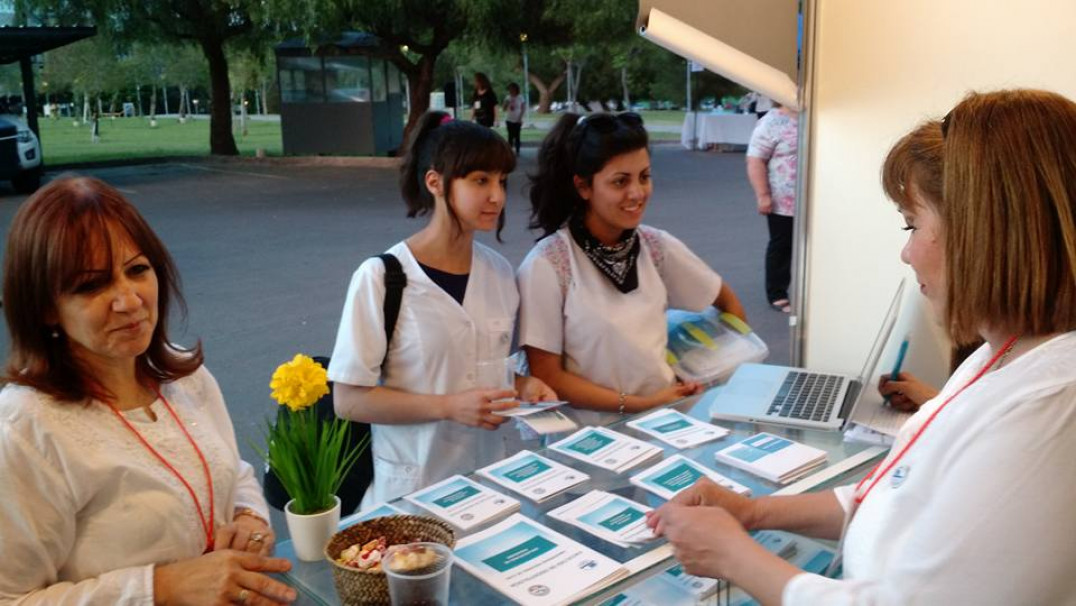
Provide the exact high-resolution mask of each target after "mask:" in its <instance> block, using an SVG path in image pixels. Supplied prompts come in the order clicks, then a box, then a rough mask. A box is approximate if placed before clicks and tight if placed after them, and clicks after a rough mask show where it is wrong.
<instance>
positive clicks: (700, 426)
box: [628, 408, 729, 448]
mask: <svg viewBox="0 0 1076 606" xmlns="http://www.w3.org/2000/svg"><path fill="white" fill-rule="evenodd" d="M628 427H631V428H632V429H637V430H639V431H641V432H643V433H645V434H647V435H650V436H653V437H655V438H657V439H659V440H661V441H662V442H665V443H666V444H668V445H670V446H675V447H676V448H693V447H695V446H698V445H699V444H703V443H705V442H709V441H711V440H717V439H719V438H723V437H725V436H727V435H729V430H727V429H725V428H724V427H718V426H717V425H712V424H710V423H704V422H703V421H700V420H698V419H695V418H692V417H689V416H688V415H686V414H684V413H682V412H680V411H679V410H675V409H672V408H665V409H662V410H656V411H654V412H652V413H650V414H648V415H646V416H645V417H642V418H641V419H635V420H633V421H628Z"/></svg>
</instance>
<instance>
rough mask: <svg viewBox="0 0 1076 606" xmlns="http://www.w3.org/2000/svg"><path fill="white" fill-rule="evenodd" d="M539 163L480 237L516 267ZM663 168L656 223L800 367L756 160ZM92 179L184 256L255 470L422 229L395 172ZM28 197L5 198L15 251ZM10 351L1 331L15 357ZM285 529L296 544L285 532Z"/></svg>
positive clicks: (692, 161) (210, 166)
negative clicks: (270, 429)
mask: <svg viewBox="0 0 1076 606" xmlns="http://www.w3.org/2000/svg"><path fill="white" fill-rule="evenodd" d="M534 153H535V149H534V148H530V149H527V148H524V150H523V159H522V162H521V169H520V170H517V171H516V173H515V174H514V175H513V176H512V177H511V179H510V181H509V201H508V223H507V226H506V229H505V231H504V235H503V238H504V244H497V243H496V242H495V241H494V240H493V238H492V237H491V236H490V237H486V236H485V235H483V236H482V237H481V239H482V240H483V241H484V242H486V243H488V244H491V245H492V246H493V247H494V248H495V249H496V250H498V251H500V252H501V253H502V254H503V255H504V256H505V257H506V258H507V259H508V260H509V261H510V262H512V263H513V264H514V265H518V264H519V262H520V261H522V260H523V257H524V256H525V255H526V253H527V251H528V250H529V248H530V247H531V245H532V243H533V241H534V239H535V237H536V236H537V234H535V233H531V232H528V230H527V228H526V225H527V218H528V204H529V203H528V201H527V199H526V197H525V195H524V193H523V185H524V181H525V180H524V178H523V177H522V174H523V173H525V172H530V171H533V170H534V168H535V162H534ZM653 166H654V171H653V174H654V179H655V194H654V196H653V197H652V198H651V202H650V208H649V209H648V210H647V215H646V222H647V223H648V224H650V225H654V226H656V227H660V228H663V229H667V230H669V231H670V232H672V233H673V234H674V235H676V236H678V237H679V238H681V239H682V240H684V241H685V242H686V243H687V244H688V246H690V247H691V248H692V249H693V250H694V251H695V252H696V253H697V254H699V255H700V256H701V257H702V258H703V259H705V260H706V261H707V262H709V263H710V265H711V266H712V267H714V268H715V269H716V270H717V271H718V272H719V273H721V274H722V275H723V276H724V277H725V279H726V280H727V281H728V282H729V283H730V284H731V285H733V287H734V288H735V289H736V291H737V292H738V293H739V295H740V298H741V299H742V300H743V301H744V304H745V306H746V308H747V313H748V319H749V320H750V323H751V325H752V326H753V327H754V328H755V330H756V331H757V332H758V334H759V335H760V336H761V337H762V338H763V340H765V341H766V342H767V344H768V345H769V347H770V352H771V354H770V358H769V360H770V361H772V362H775V363H787V361H788V359H789V331H788V326H787V316H785V315H784V314H780V313H777V312H774V311H772V310H770V309H769V307H768V306H767V304H766V300H765V295H764V290H763V252H764V249H765V245H766V239H767V235H766V228H765V223H764V221H763V220H762V219H761V218H760V217H759V216H758V215H757V214H756V212H755V210H754V201H753V196H752V194H751V190H750V186H749V185H748V183H747V179H746V176H745V173H744V158H743V154H742V153H723V154H722V153H705V152H691V151H687V150H684V149H682V148H681V147H679V146H675V145H657V146H655V147H654V153H653ZM84 172H85V173H86V174H90V175H93V176H96V177H99V178H101V179H104V180H105V181H108V182H109V183H111V184H112V185H114V186H116V187H118V188H119V189H120V190H121V191H122V192H124V193H125V194H126V195H127V196H128V197H129V198H130V199H131V200H132V201H133V202H134V203H135V204H136V205H137V206H138V207H139V209H140V210H141V212H142V213H143V214H144V215H145V217H146V218H147V220H148V221H149V223H150V224H151V225H152V226H153V227H154V229H155V230H156V231H157V233H158V234H159V235H160V236H161V238H162V239H163V240H164V242H165V244H166V245H167V246H168V248H169V250H170V251H171V253H172V255H173V256H174V257H175V259H176V262H177V264H178V266H179V270H180V273H181V275H182V278H183V287H184V294H185V296H186V299H187V303H188V307H189V309H190V313H189V317H188V320H187V324H186V327H185V328H183V327H182V326H180V325H179V324H178V323H174V325H173V339H174V340H177V341H179V342H181V343H187V344H189V343H192V342H194V340H195V339H198V338H200V339H201V340H202V343H203V344H204V346H205V351H206V363H207V365H208V367H209V369H210V370H211V371H212V372H213V374H214V375H215V376H216V378H217V380H218V381H219V382H220V385H221V388H222V390H223V392H224V396H225V399H226V401H227V402H228V407H229V409H230V411H231V415H232V419H233V421H234V422H235V428H236V433H237V435H238V438H239V444H240V449H241V450H242V452H243V455H244V458H246V459H247V460H248V461H251V462H252V463H256V462H257V457H256V455H255V454H254V452H253V450H252V448H251V447H250V442H253V441H257V442H258V443H260V442H261V438H260V435H261V434H260V428H261V426H262V423H263V419H264V418H266V417H267V416H268V415H270V414H273V413H274V412H275V409H274V404H273V402H272V401H271V400H270V399H269V387H268V385H269V377H270V375H271V373H272V371H273V369H274V368H275V367H276V365H277V364H279V363H280V362H283V361H285V360H288V359H290V358H291V357H292V356H293V355H294V354H295V353H297V352H304V353H308V354H312V355H318V354H321V355H329V354H330V353H331V351H332V347H333V342H334V340H335V335H336V326H337V323H338V321H339V317H340V311H341V306H342V304H343V298H344V294H345V292H346V289H347V284H348V281H349V279H350V276H351V273H352V272H353V271H354V270H355V268H356V267H357V266H358V264H359V263H360V262H361V261H362V260H363V259H365V258H366V257H368V256H370V255H374V254H377V253H380V252H381V251H383V250H384V249H386V248H388V247H389V246H390V245H392V244H393V243H395V242H397V241H399V240H400V239H402V238H404V237H406V236H407V235H408V234H410V233H412V232H413V231H415V230H417V229H418V228H419V227H420V226H421V225H422V222H421V221H422V220H421V219H417V220H408V219H406V217H405V212H404V205H403V203H402V201H400V197H399V194H398V191H397V189H396V171H395V170H393V169H387V168H357V167H330V166H290V165H268V166H267V165H258V164H242V163H238V164H223V165H222V164H217V163H162V164H152V165H143V166H131V167H122V168H101V169H93V170H86V171H84ZM23 199H24V197H23V196H19V195H16V194H14V193H12V192H11V191H10V190H9V189H8V190H5V189H0V234H2V235H3V237H4V239H5V242H6V237H7V231H8V227H9V226H10V224H11V218H12V216H13V215H14V212H15V210H16V208H17V207H18V206H19V204H20V203H21V202H22V201H23ZM9 344H10V340H9V338H8V335H7V331H6V330H3V331H0V352H2V353H3V355H4V357H5V358H6V355H7V352H8V350H9ZM274 517H275V516H274ZM274 525H275V526H276V528H277V529H278V532H286V531H284V530H283V523H282V521H281V523H279V524H274Z"/></svg>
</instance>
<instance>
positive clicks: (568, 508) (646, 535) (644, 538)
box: [548, 490, 657, 547]
mask: <svg viewBox="0 0 1076 606" xmlns="http://www.w3.org/2000/svg"><path fill="white" fill-rule="evenodd" d="M648 511H650V508H649V507H647V506H646V505H641V504H639V503H636V502H635V501H632V500H630V499H625V498H624V497H622V496H620V495H616V494H613V493H610V492H605V491H603V490H592V491H590V492H588V493H587V494H585V495H583V496H581V497H579V498H578V499H576V500H574V501H572V502H571V503H567V504H565V505H562V506H560V507H558V508H556V509H554V510H552V511H550V512H549V514H548V515H549V517H551V518H554V519H557V520H560V521H561V522H565V523H567V524H571V525H572V526H576V527H578V528H582V529H583V530H585V531H587V532H589V533H590V534H592V535H594V536H596V537H598V538H600V539H604V540H606V541H609V542H610V543H612V544H614V545H617V546H620V547H632V546H635V545H639V544H642V543H648V542H650V541H653V540H655V539H657V537H655V536H654V533H653V531H652V530H650V527H649V526H647V525H646V512H648Z"/></svg>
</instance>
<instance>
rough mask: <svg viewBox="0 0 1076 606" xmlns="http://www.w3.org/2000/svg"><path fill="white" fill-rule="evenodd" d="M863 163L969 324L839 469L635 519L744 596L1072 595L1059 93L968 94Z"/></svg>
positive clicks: (925, 265) (1074, 452) (1064, 112)
mask: <svg viewBox="0 0 1076 606" xmlns="http://www.w3.org/2000/svg"><path fill="white" fill-rule="evenodd" d="M924 159H927V160H926V170H923V160H924ZM932 164H933V167H931V165H932ZM939 165H940V170H939ZM932 170H938V172H940V174H942V175H943V184H944V187H943V190H942V191H943V196H941V197H939V198H937V199H932V198H931V197H929V196H926V195H924V191H929V187H926V188H925V187H924V181H923V179H924V176H925V175H929V174H930V172H931V171H932ZM882 174H883V177H882V180H883V183H884V186H885V191H886V194H887V195H888V196H889V197H890V198H892V199H893V200H894V201H895V202H896V204H897V207H898V208H899V210H900V212H901V214H902V215H903V216H904V220H905V222H906V229H907V230H908V231H909V236H908V243H907V244H906V245H905V247H904V250H903V251H902V253H901V259H902V260H903V261H904V262H905V263H908V264H909V265H911V266H912V269H914V270H915V274H916V277H917V279H918V281H919V289H920V291H921V292H922V293H923V295H924V296H925V297H926V298H927V300H928V301H929V303H930V305H931V307H932V308H933V310H934V312H935V316H936V317H937V318H938V319H939V320H940V321H941V322H942V324H943V325H944V326H945V327H946V328H947V330H948V332H949V335H950V337H952V339H953V341H954V342H956V343H957V344H964V343H969V342H973V341H974V340H976V339H979V338H981V339H983V340H984V341H985V343H984V344H983V345H982V346H981V347H980V348H979V349H978V350H976V351H975V352H974V353H973V354H972V355H971V356H969V357H968V358H967V359H966V360H965V361H964V363H963V364H961V366H960V367H959V368H958V369H957V370H956V372H955V373H954V374H953V376H952V377H951V378H950V379H949V381H948V382H947V383H946V384H945V386H944V387H943V388H942V390H941V393H939V394H938V396H937V397H935V398H934V399H932V400H930V401H929V402H927V403H925V404H924V405H923V407H922V408H921V409H920V410H919V412H917V413H916V414H915V415H914V416H912V417H911V418H910V419H909V420H908V421H907V423H905V425H904V427H902V428H901V430H900V433H899V434H898V436H897V439H896V442H895V444H894V445H893V448H892V449H891V450H890V452H889V455H888V456H887V457H886V458H885V459H884V460H883V461H882V462H881V464H879V465H878V467H876V468H875V469H874V470H873V471H872V472H871V473H869V474H868V475H867V476H866V477H865V478H864V479H863V480H862V481H861V482H859V483H858V484H857V485H855V486H845V487H841V488H838V489H836V490H834V491H828V492H825V493H817V494H809V495H799V496H782V497H762V498H759V499H753V500H752V499H747V498H744V497H740V496H738V495H735V494H733V493H731V492H728V491H726V490H724V489H722V488H720V487H718V486H716V485H714V484H713V483H710V482H705V481H703V482H699V483H696V484H695V485H694V486H692V487H691V488H689V489H688V490H686V491H684V492H683V493H681V494H680V495H677V497H676V498H674V499H673V500H672V502H670V503H668V504H666V505H664V506H663V507H661V508H660V509H658V510H657V511H656V512H655V513H653V514H652V515H650V516H649V520H648V521H649V523H650V524H651V526H652V527H654V528H655V530H656V531H657V532H658V533H661V534H664V535H665V536H666V537H667V538H668V539H669V542H670V543H671V544H672V546H673V549H674V552H675V553H676V556H677V559H679V560H680V561H681V562H682V563H683V564H684V568H685V569H686V570H687V571H688V572H689V573H692V574H700V575H704V576H708V577H721V578H725V579H728V580H729V581H731V582H732V583H733V584H735V585H738V586H739V587H741V588H743V589H745V590H747V591H748V592H749V593H751V594H752V595H753V596H754V597H755V598H756V599H758V600H759V601H760V602H761V603H763V604H781V603H783V604H785V605H786V606H791V605H800V604H827V605H828V604H912V603H915V604H1073V603H1076V576H1074V575H1073V574H1072V571H1073V570H1076V541H1073V536H1076V517H1074V514H1073V511H1072V507H1073V503H1076V482H1074V481H1073V473H1072V462H1073V460H1076V439H1074V438H1076V373H1074V372H1073V368H1076V103H1073V102H1072V101H1070V100H1068V99H1066V98H1064V97H1061V96H1060V95H1056V94H1053V93H1048V92H1043V91H1033V90H1014V91H1003V92H996V93H988V94H971V95H969V96H968V97H966V98H965V99H964V100H963V101H962V102H960V104H958V105H957V106H956V107H955V108H954V109H953V111H952V112H950V113H949V115H947V116H946V118H945V119H944V120H943V121H940V122H939V121H931V122H927V123H925V124H923V125H921V126H919V127H918V128H916V129H915V130H913V131H912V132H911V133H910V134H908V135H907V136H905V137H904V138H903V139H901V141H899V142H898V143H897V144H896V146H895V147H894V148H893V149H892V150H891V151H890V153H889V156H888V157H887V158H886V161H885V165H884V167H883V171H882ZM927 185H929V184H927ZM765 528H773V529H783V530H790V531H793V532H799V533H802V534H807V535H813V536H818V537H824V538H829V539H837V538H838V537H842V535H843V542H842V545H843V550H842V555H843V563H844V579H843V580H834V579H829V578H824V577H822V576H819V575H813V574H807V573H804V572H802V571H800V570H798V569H796V568H795V567H793V566H792V565H790V564H788V563H787V562H785V561H784V560H781V559H780V558H778V557H776V556H774V555H772V554H770V553H769V552H767V551H765V550H764V549H763V548H762V547H760V546H759V545H758V544H756V543H755V542H754V541H753V540H752V539H751V537H750V536H749V535H748V534H747V531H748V530H756V529H765ZM842 528H843V529H844V530H843V531H842Z"/></svg>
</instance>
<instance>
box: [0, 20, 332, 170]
mask: <svg viewBox="0 0 1076 606" xmlns="http://www.w3.org/2000/svg"><path fill="white" fill-rule="evenodd" d="M325 1H329V0H325ZM254 4H256V2H255V0H15V12H16V15H17V17H20V18H21V19H22V20H23V21H22V22H23V23H26V22H28V21H30V20H34V21H37V22H39V23H47V24H51V25H75V24H78V23H83V22H84V21H85V20H86V18H87V17H90V18H92V19H93V21H94V22H96V23H97V24H98V27H99V28H100V29H101V30H103V31H105V32H107V33H110V34H111V35H113V36H115V37H116V38H117V39H120V40H124V41H138V40H141V41H147V42H174V43H186V44H190V43H194V44H195V45H197V47H198V48H199V49H200V50H201V52H202V54H203V56H204V57H205V60H206V63H207V65H208V68H209V81H210V91H211V93H210V96H211V103H210V107H211V110H210V126H209V148H210V152H211V153H213V154H221V155H236V154H238V153H239V150H238V148H237V147H236V145H235V138H234V137H232V109H231V84H230V82H229V80H228V59H227V55H226V54H225V51H224V47H225V44H226V43H228V42H230V41H236V40H238V39H239V38H241V37H243V36H249V35H252V33H253V31H254V27H253V25H254V24H253V21H252V20H251V17H250V7H251V6H252V5H254Z"/></svg>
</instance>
